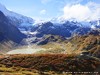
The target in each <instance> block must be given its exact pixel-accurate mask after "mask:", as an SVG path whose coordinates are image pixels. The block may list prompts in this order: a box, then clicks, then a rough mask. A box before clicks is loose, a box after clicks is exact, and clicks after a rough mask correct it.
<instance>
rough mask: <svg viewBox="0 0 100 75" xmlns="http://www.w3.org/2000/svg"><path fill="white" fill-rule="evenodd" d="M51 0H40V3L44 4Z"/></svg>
mask: <svg viewBox="0 0 100 75" xmlns="http://www.w3.org/2000/svg"><path fill="white" fill-rule="evenodd" d="M50 1H51V0H41V3H43V4H46V3H48V2H50Z"/></svg>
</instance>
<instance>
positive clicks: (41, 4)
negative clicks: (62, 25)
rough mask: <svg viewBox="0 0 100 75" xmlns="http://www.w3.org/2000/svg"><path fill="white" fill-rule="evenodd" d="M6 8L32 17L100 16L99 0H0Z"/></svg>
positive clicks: (91, 17) (45, 18) (90, 17)
mask: <svg viewBox="0 0 100 75" xmlns="http://www.w3.org/2000/svg"><path fill="white" fill-rule="evenodd" d="M0 3H1V4H3V5H4V6H5V7H6V8H7V9H9V10H11V11H14V12H17V13H19V14H23V15H25V16H28V17H32V18H34V19H42V20H48V19H51V18H58V19H60V18H63V19H71V18H73V19H74V18H75V19H77V20H79V21H82V20H86V19H91V20H93V19H97V18H100V0H0Z"/></svg>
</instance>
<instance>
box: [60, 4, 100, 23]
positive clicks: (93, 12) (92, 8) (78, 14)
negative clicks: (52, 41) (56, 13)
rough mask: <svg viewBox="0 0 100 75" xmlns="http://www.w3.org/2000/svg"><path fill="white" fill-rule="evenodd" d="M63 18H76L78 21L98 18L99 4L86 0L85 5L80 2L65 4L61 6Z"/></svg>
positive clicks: (99, 14) (99, 13) (99, 12)
mask: <svg viewBox="0 0 100 75" xmlns="http://www.w3.org/2000/svg"><path fill="white" fill-rule="evenodd" d="M63 13H64V14H63V16H61V18H64V19H76V20H78V21H84V20H95V19H98V18H100V5H99V4H96V3H94V2H88V3H87V4H86V5H82V4H80V3H78V4H74V5H66V6H64V8H63Z"/></svg>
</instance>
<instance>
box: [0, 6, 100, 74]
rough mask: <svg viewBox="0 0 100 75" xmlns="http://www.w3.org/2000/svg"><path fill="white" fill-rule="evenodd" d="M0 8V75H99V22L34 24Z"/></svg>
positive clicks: (28, 19)
mask: <svg viewBox="0 0 100 75" xmlns="http://www.w3.org/2000/svg"><path fill="white" fill-rule="evenodd" d="M0 7H1V8H0V75H99V74H100V19H99V18H98V19H95V20H84V21H77V20H73V19H72V20H71V19H69V20H66V19H62V20H61V19H56V18H55V19H51V20H48V21H41V20H40V21H39V22H37V20H35V19H32V18H30V17H27V16H24V15H21V14H17V13H15V12H13V11H10V10H8V9H6V7H5V6H3V5H2V4H0Z"/></svg>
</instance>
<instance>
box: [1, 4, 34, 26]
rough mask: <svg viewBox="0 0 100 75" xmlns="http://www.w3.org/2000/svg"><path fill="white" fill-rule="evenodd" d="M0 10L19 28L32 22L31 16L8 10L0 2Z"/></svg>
mask: <svg viewBox="0 0 100 75" xmlns="http://www.w3.org/2000/svg"><path fill="white" fill-rule="evenodd" d="M0 11H2V12H3V13H4V15H5V16H7V17H8V18H9V19H10V20H11V23H13V24H14V25H16V26H17V27H19V28H20V27H21V28H22V27H27V26H31V25H32V24H33V23H34V20H33V19H32V18H30V17H26V16H23V15H21V14H18V13H15V12H13V11H10V10H8V9H6V7H5V6H4V5H2V4H0Z"/></svg>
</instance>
